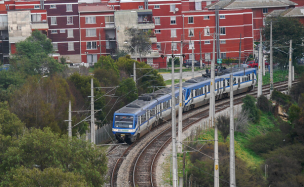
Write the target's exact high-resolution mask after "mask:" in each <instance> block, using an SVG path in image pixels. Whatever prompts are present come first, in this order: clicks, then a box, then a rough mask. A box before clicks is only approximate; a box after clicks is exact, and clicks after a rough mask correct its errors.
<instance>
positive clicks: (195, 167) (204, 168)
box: [187, 143, 264, 186]
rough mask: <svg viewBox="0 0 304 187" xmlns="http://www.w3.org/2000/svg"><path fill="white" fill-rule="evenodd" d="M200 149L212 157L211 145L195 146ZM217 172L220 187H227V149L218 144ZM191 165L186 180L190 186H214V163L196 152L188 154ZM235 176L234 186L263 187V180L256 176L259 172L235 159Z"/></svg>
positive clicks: (224, 145) (228, 178) (223, 145)
mask: <svg viewBox="0 0 304 187" xmlns="http://www.w3.org/2000/svg"><path fill="white" fill-rule="evenodd" d="M197 147H198V149H199V148H201V150H200V151H201V152H203V153H204V154H207V155H212V154H213V152H214V150H213V147H214V146H213V145H212V144H207V145H205V146H203V145H200V146H197ZM218 149H219V171H220V186H227V185H229V180H230V174H229V173H230V167H229V149H228V147H227V145H226V144H223V143H219V146H218ZM190 160H191V165H190V169H189V172H188V177H187V178H188V179H189V180H190V181H191V183H192V184H194V183H196V184H199V186H213V185H214V177H213V171H214V161H213V160H211V159H210V158H207V157H206V156H204V155H202V154H201V153H198V152H193V153H191V154H190ZM235 166H236V167H235V176H236V184H237V185H238V186H263V184H264V180H263V178H262V177H260V176H258V175H259V172H258V171H257V170H254V169H250V168H248V167H247V166H246V163H245V162H244V161H242V160H241V159H239V158H238V157H236V158H235Z"/></svg>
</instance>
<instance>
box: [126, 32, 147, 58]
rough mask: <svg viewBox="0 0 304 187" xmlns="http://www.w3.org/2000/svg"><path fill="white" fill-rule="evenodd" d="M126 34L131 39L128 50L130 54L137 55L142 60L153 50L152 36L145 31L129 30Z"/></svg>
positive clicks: (127, 45)
mask: <svg viewBox="0 0 304 187" xmlns="http://www.w3.org/2000/svg"><path fill="white" fill-rule="evenodd" d="M125 34H126V35H127V36H128V37H129V41H128V43H127V44H126V48H127V50H128V51H129V52H130V53H137V54H139V56H140V58H141V56H142V55H145V54H146V53H148V52H149V50H150V49H151V41H150V35H149V33H148V32H145V31H144V30H143V29H136V28H129V29H127V30H125ZM140 60H141V59H140Z"/></svg>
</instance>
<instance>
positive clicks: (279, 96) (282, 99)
mask: <svg viewBox="0 0 304 187" xmlns="http://www.w3.org/2000/svg"><path fill="white" fill-rule="evenodd" d="M271 99H272V100H274V101H277V102H278V103H279V104H281V105H283V106H287V105H289V104H290V102H291V97H290V96H289V95H285V94H283V93H281V92H280V91H277V90H276V89H275V90H273V92H272V95H271Z"/></svg>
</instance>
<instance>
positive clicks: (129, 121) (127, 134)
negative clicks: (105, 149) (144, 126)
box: [112, 113, 136, 143]
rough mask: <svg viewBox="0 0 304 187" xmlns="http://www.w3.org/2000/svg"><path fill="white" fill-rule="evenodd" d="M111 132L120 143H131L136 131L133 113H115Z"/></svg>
mask: <svg viewBox="0 0 304 187" xmlns="http://www.w3.org/2000/svg"><path fill="white" fill-rule="evenodd" d="M113 119H114V120H113V127H112V132H113V134H115V137H116V139H117V140H118V141H119V142H120V143H122V142H127V143H132V139H133V138H132V137H133V136H134V134H135V133H136V126H135V124H136V117H135V115H134V114H123V113H115V114H114V118H113Z"/></svg>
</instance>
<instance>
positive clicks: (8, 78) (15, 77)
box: [0, 69, 25, 102]
mask: <svg viewBox="0 0 304 187" xmlns="http://www.w3.org/2000/svg"><path fill="white" fill-rule="evenodd" d="M24 81H25V80H24V75H23V74H22V73H21V72H15V71H13V70H12V69H9V70H7V71H0V102H1V101H8V100H9V98H10V97H11V96H12V95H13V93H14V91H15V90H16V89H17V88H18V87H19V86H20V85H22V84H23V83H24Z"/></svg>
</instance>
